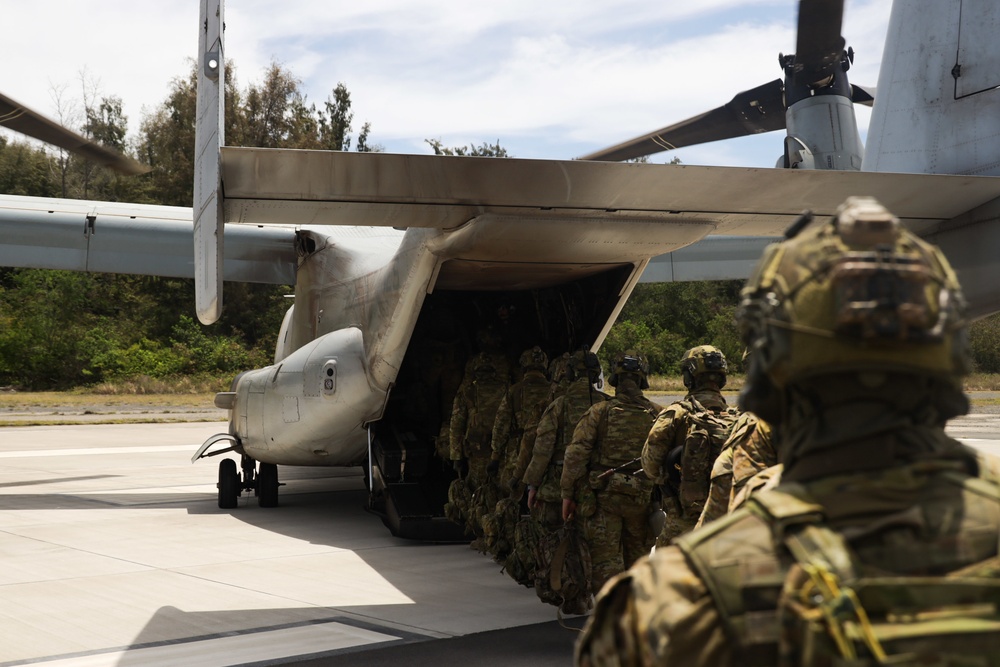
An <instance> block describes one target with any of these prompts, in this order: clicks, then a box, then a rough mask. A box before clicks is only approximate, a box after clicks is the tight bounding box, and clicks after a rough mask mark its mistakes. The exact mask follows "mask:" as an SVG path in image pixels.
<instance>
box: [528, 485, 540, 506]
mask: <svg viewBox="0 0 1000 667" xmlns="http://www.w3.org/2000/svg"><path fill="white" fill-rule="evenodd" d="M537 504H538V489H536V488H535V487H533V486H529V487H528V509H535V505H537Z"/></svg>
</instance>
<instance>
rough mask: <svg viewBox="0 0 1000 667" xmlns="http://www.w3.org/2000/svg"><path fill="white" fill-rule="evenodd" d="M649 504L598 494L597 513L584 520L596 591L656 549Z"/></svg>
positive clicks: (604, 493) (618, 494) (602, 493)
mask: <svg viewBox="0 0 1000 667" xmlns="http://www.w3.org/2000/svg"><path fill="white" fill-rule="evenodd" d="M649 512H650V504H649V500H648V499H645V501H642V500H640V499H639V498H636V497H634V496H627V495H624V494H620V493H613V492H609V491H604V492H599V493H598V494H597V511H596V512H595V513H594V514H593V516H590V517H588V518H586V519H583V535H584V537H585V539H586V540H587V544H588V545H589V546H590V560H591V563H592V567H593V591H594V593H597V592H598V591H599V590H601V587H602V586H603V585H604V583H605V582H606V581H608V579H610V578H611V577H613V576H615V575H616V574H618V573H619V572H624V571H625V570H626V569H628V568H629V567H631V565H632V564H633V563H634V562H635V561H637V560H638V559H639V558H640V557H642V556H645V555H646V554H648V553H649V550H650V549H651V548H652V547H653V537H654V536H653V535H652V534H651V533H650V530H649Z"/></svg>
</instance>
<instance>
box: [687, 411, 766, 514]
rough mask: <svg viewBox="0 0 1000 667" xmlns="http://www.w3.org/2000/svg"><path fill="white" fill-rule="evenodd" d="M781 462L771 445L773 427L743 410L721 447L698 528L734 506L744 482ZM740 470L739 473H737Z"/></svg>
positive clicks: (713, 467) (713, 468)
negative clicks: (733, 503) (734, 500)
mask: <svg viewBox="0 0 1000 667" xmlns="http://www.w3.org/2000/svg"><path fill="white" fill-rule="evenodd" d="M777 462H778V455H777V453H775V451H774V446H773V445H772V444H771V427H770V426H768V424H767V422H765V421H762V420H761V419H760V418H759V417H758V416H757V415H755V414H754V413H752V412H744V413H743V414H741V415H740V416H739V418H738V419H737V420H736V424H735V425H734V426H733V432H732V433H730V434H729V439H728V440H726V444H725V445H723V446H722V453H721V454H719V457H718V458H717V459H715V464H714V465H713V466H712V484H711V487H709V490H708V500H707V501H706V502H705V509H704V510H702V513H701V518H699V519H698V525H697V526H695V527H696V528H700V527H701V526H702V525H704V524H706V523H708V522H709V521H714V520H715V519H718V518H719V517H720V516H725V515H726V514H727V513H728V512H729V511H730V509H731V504H732V500H733V498H734V497H735V495H736V494H737V493H739V491H740V489H741V488H743V485H744V484H746V483H747V481H748V480H749V479H750V478H751V477H753V476H754V475H756V474H757V473H758V472H760V471H761V470H763V469H765V468H769V467H770V466H773V465H774V464H775V463H777ZM737 468H738V469H739V476H737V474H736V470H737Z"/></svg>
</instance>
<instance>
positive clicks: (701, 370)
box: [681, 345, 729, 390]
mask: <svg viewBox="0 0 1000 667" xmlns="http://www.w3.org/2000/svg"><path fill="white" fill-rule="evenodd" d="M728 368H729V366H728V364H727V363H726V355H724V354H723V353H722V350H720V349H719V348H717V347H713V346H712V345H699V346H698V347H692V348H691V349H690V350H688V351H687V352H685V353H684V355H683V356H682V357H681V377H682V379H683V380H684V386H685V387H687V388H688V389H689V390H691V389H697V388H698V387H699V386H701V385H702V384H704V383H705V382H706V381H710V382H714V383H715V386H716V387H718V388H719V389H722V388H723V387H725V386H726V371H727V370H728Z"/></svg>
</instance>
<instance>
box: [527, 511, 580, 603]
mask: <svg viewBox="0 0 1000 667" xmlns="http://www.w3.org/2000/svg"><path fill="white" fill-rule="evenodd" d="M590 589H591V560H590V547H589V546H588V545H587V541H586V540H584V539H583V537H582V536H581V535H580V531H579V528H578V527H577V526H576V523H575V522H571V523H569V524H567V525H563V526H562V527H560V528H559V529H558V530H556V531H554V532H552V533H549V534H548V535H545V536H544V537H542V539H541V540H539V542H538V549H537V551H536V559H535V593H536V594H537V595H538V598H539V599H540V600H541V601H542V602H545V603H547V604H551V605H555V606H557V607H559V609H560V610H561V611H562V612H563V613H566V614H582V613H586V612H587V611H589V609H590V595H591V591H590Z"/></svg>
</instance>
